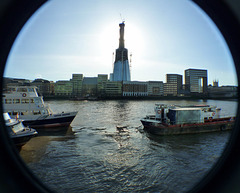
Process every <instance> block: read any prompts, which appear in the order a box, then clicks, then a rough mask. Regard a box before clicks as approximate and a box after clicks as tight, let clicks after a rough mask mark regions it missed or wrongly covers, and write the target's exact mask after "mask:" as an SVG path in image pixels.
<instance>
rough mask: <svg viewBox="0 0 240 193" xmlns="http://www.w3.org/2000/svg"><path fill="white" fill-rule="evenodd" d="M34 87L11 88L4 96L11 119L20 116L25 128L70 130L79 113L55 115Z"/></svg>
mask: <svg viewBox="0 0 240 193" xmlns="http://www.w3.org/2000/svg"><path fill="white" fill-rule="evenodd" d="M36 88H37V87H34V86H9V87H8V88H7V90H6V91H5V92H4V94H3V97H2V98H3V108H4V111H5V112H7V113H8V114H9V115H10V117H11V118H15V117H16V116H19V119H22V120H23V124H24V125H25V126H29V127H32V128H35V129H42V130H50V131H58V130H62V129H63V128H64V129H65V128H68V127H69V125H70V124H71V122H72V121H73V119H74V118H75V116H76V115H77V113H78V112H62V113H58V114H54V113H53V112H52V110H51V109H50V108H49V106H48V105H46V104H44V101H43V97H42V96H39V95H38V93H37V91H36Z"/></svg>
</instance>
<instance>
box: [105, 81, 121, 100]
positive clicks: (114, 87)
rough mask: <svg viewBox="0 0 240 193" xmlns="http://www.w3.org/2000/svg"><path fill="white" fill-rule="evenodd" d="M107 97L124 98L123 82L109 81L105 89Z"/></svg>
mask: <svg viewBox="0 0 240 193" xmlns="http://www.w3.org/2000/svg"><path fill="white" fill-rule="evenodd" d="M105 96H106V97H121V96H122V81H108V82H106V87H105Z"/></svg>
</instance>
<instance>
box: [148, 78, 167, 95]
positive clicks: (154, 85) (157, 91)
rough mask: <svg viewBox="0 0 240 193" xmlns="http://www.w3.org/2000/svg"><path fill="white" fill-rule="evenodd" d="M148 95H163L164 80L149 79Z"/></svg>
mask: <svg viewBox="0 0 240 193" xmlns="http://www.w3.org/2000/svg"><path fill="white" fill-rule="evenodd" d="M148 96H163V81H148Z"/></svg>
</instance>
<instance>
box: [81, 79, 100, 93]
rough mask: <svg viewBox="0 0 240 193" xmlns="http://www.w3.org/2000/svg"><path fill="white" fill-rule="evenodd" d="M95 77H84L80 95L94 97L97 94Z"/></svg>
mask: <svg viewBox="0 0 240 193" xmlns="http://www.w3.org/2000/svg"><path fill="white" fill-rule="evenodd" d="M97 85H98V78H97V77H84V78H83V83H82V96H83V97H96V96H97Z"/></svg>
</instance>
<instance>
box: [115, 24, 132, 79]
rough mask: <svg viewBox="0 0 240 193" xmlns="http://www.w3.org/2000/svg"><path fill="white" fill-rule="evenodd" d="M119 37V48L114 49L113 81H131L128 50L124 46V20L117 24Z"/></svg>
mask: <svg viewBox="0 0 240 193" xmlns="http://www.w3.org/2000/svg"><path fill="white" fill-rule="evenodd" d="M119 27H120V38H119V48H118V49H116V55H115V62H114V68H113V81H131V76H130V69H129V62H128V50H127V49H126V48H125V46H124V27H125V24H124V22H122V23H120V24H119Z"/></svg>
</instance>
